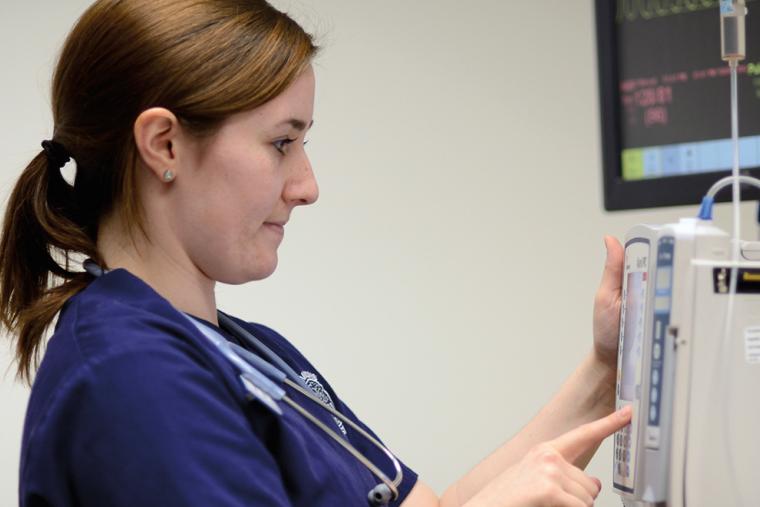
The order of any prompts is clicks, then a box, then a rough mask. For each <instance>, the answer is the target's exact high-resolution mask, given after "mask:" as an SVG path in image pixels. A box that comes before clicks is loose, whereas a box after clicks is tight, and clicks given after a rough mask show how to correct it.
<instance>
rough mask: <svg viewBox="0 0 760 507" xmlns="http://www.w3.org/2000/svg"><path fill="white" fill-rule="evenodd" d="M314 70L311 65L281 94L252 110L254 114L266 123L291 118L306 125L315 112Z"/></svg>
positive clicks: (284, 120) (279, 121) (285, 120)
mask: <svg viewBox="0 0 760 507" xmlns="http://www.w3.org/2000/svg"><path fill="white" fill-rule="evenodd" d="M315 81H316V80H315V76H314V70H313V68H312V67H311V65H309V66H308V67H307V68H306V70H304V71H303V72H302V73H301V74H300V75H299V76H298V77H297V78H296V79H295V81H293V83H291V84H290V86H288V87H287V88H286V89H285V91H283V92H282V93H281V94H280V95H278V96H277V97H275V98H273V99H272V100H270V101H269V102H267V103H266V104H264V105H262V106H260V107H258V108H256V109H254V110H253V111H251V113H252V116H253V117H254V118H255V119H256V120H257V121H260V122H264V123H271V122H276V123H282V122H287V121H289V120H291V119H293V120H297V121H299V122H301V123H303V124H305V125H306V126H308V125H309V124H310V123H311V120H312V116H313V114H314V89H315V85H316V83H315Z"/></svg>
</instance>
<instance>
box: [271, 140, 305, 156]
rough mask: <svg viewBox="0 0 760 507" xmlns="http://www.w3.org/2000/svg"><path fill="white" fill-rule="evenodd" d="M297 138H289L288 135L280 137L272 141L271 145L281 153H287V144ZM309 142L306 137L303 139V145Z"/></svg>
mask: <svg viewBox="0 0 760 507" xmlns="http://www.w3.org/2000/svg"><path fill="white" fill-rule="evenodd" d="M296 141H297V139H290V138H289V137H286V138H285V139H280V140H278V141H275V142H273V143H272V146H274V148H275V149H276V150H277V151H279V152H280V153H281V154H283V155H285V154H286V153H287V148H288V146H289V145H291V144H293V143H294V142H296ZM307 144H309V141H308V139H306V140H304V142H303V145H304V146H306V145H307Z"/></svg>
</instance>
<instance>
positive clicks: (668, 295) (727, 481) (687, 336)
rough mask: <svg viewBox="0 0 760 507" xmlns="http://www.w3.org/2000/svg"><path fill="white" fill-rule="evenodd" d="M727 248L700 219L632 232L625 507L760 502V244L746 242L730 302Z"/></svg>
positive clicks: (621, 436)
mask: <svg viewBox="0 0 760 507" xmlns="http://www.w3.org/2000/svg"><path fill="white" fill-rule="evenodd" d="M731 245H732V244H731V239H730V237H729V235H728V234H727V233H725V232H724V231H722V230H721V229H719V228H717V227H716V226H714V225H713V224H712V222H710V221H706V220H699V219H683V220H681V221H680V222H679V223H677V224H670V225H664V226H645V225H640V226H636V227H634V228H633V229H631V231H630V232H629V233H628V235H627V236H626V241H625V270H624V278H623V293H622V305H621V306H622V309H621V319H620V342H619V352H618V374H617V388H616V394H617V400H616V402H617V408H622V407H624V406H626V405H632V406H633V417H632V420H631V423H630V424H629V425H628V426H627V427H626V428H624V429H623V430H621V431H619V432H618V433H616V434H615V436H614V453H615V454H614V464H613V483H614V489H615V491H616V492H617V493H618V494H619V495H620V496H621V497H622V500H623V504H624V505H625V506H627V507H632V506H637V507H638V506H667V507H698V506H704V507H718V506H732V507H733V506H737V507H738V506H746V507H749V506H760V244H758V243H751V242H745V243H742V258H741V261H740V263H739V266H738V268H737V270H736V272H735V273H736V274H737V275H738V277H737V284H736V285H737V289H736V293H735V295H734V296H729V288H730V285H731V283H730V282H731V276H732V270H731V260H730V259H731V254H732V252H731ZM729 299H732V300H733V305H732V306H733V310H732V314H733V318H731V319H730V320H731V322H730V326H729V327H727V326H726V313H727V309H728V302H729ZM726 329H728V330H729V332H728V333H726Z"/></svg>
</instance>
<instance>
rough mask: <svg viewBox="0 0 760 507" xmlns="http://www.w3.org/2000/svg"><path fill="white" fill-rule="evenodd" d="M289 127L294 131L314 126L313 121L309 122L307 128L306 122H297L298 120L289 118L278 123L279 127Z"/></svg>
mask: <svg viewBox="0 0 760 507" xmlns="http://www.w3.org/2000/svg"><path fill="white" fill-rule="evenodd" d="M286 124H287V125H290V126H291V127H293V128H294V129H296V130H302V131H303V130H306V129H307V128H311V127H312V125H314V120H311V123H309V125H308V127H307V125H306V122H305V121H303V120H299V119H298V118H290V119H289V120H285V121H283V122H280V125H286Z"/></svg>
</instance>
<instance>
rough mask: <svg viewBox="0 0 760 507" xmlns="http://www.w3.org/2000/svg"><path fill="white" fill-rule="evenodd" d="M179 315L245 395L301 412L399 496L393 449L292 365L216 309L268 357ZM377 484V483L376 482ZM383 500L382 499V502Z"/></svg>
mask: <svg viewBox="0 0 760 507" xmlns="http://www.w3.org/2000/svg"><path fill="white" fill-rule="evenodd" d="M83 267H84V269H85V271H87V272H88V273H89V274H91V275H92V276H93V277H95V278H99V277H101V276H103V275H104V274H105V273H107V270H105V269H103V268H101V267H100V266H99V265H98V264H97V263H95V262H94V261H93V260H91V259H87V260H85V261H84V263H83ZM180 314H181V315H183V316H184V317H186V318H187V320H189V321H190V323H192V324H193V326H194V327H195V328H196V329H198V331H199V332H201V334H202V335H203V336H205V337H206V338H207V339H208V340H209V341H210V342H211V343H213V344H214V345H215V346H216V348H217V350H219V352H220V353H221V354H222V355H223V356H224V357H225V358H226V359H227V360H228V361H230V363H232V364H233V365H234V366H236V367H237V368H238V370H240V372H241V373H240V377H239V378H240V380H241V382H242V383H243V386H244V387H245V388H246V391H247V392H248V394H249V396H250V397H252V398H255V399H258V400H259V401H261V402H262V403H264V404H265V405H266V406H267V407H268V408H270V409H271V410H272V411H273V412H275V413H276V414H278V415H282V414H283V412H282V409H281V408H280V407H279V405H278V404H277V401H281V402H284V403H286V404H287V405H288V406H290V407H291V408H292V409H293V410H295V411H296V412H298V413H299V414H301V416H303V417H304V418H305V419H307V420H308V421H310V422H311V423H313V424H314V425H315V426H317V427H318V428H319V429H320V430H322V431H323V432H324V433H325V434H326V435H328V436H329V437H330V438H332V439H333V440H334V441H335V442H337V443H338V444H339V445H340V446H341V447H343V448H344V449H345V450H346V451H347V452H348V453H349V454H351V455H352V456H353V457H354V458H356V459H357V460H358V461H359V462H360V463H361V464H362V465H364V466H365V467H366V468H367V469H368V470H369V471H370V472H372V474H374V475H375V476H376V477H377V478H378V479H380V481H381V482H382V483H383V484H384V485H385V486H386V487H387V488H388V489H389V490H390V493H391V494H392V499H394V500H395V499H397V498H398V496H399V492H398V487H399V485H400V484H401V482H402V480H403V470H402V468H401V463H400V462H399V461H398V459H397V458H396V457H395V456H394V455H393V453H392V452H391V451H390V450H389V449H388V448H387V447H385V446H384V445H383V444H382V443H381V442H380V441H379V440H377V439H376V438H375V437H374V436H372V435H370V434H369V433H368V432H367V431H365V430H364V429H363V428H362V427H360V426H359V425H358V424H356V423H354V422H353V421H352V420H351V419H349V418H348V417H346V416H345V415H343V414H342V413H340V412H338V410H337V409H335V408H333V407H331V406H330V405H328V404H326V403H324V402H323V401H322V400H320V399H319V398H318V397H317V396H316V395H315V394H314V392H313V391H312V390H311V388H309V386H308V385H307V384H306V382H305V381H304V379H303V378H302V377H301V376H300V375H298V374H297V373H296V372H295V370H293V368H291V367H290V365H289V364H287V363H286V362H285V361H284V360H283V359H282V358H281V357H280V356H279V355H277V354H276V353H275V352H274V351H273V350H272V349H270V348H269V347H267V346H266V345H265V344H264V343H262V342H261V340H259V339H258V338H256V337H255V336H254V335H253V334H252V333H250V332H249V331H248V330H246V329H244V328H243V327H242V326H240V325H238V323H237V322H235V321H234V320H232V319H231V318H230V317H229V316H227V315H226V314H224V313H222V312H220V311H217V318H218V320H219V325H220V327H221V328H222V329H226V330H227V331H228V332H230V333H232V334H233V335H235V336H236V337H238V338H242V339H243V340H245V341H246V342H247V343H248V344H249V345H250V346H251V347H252V348H253V349H255V350H256V351H258V352H259V353H260V354H263V355H264V356H266V357H267V359H268V360H269V362H268V361H266V360H264V359H263V358H261V357H259V356H258V355H256V354H254V353H253V352H251V351H249V350H247V349H245V348H243V347H241V346H239V345H237V344H235V343H232V342H229V341H227V340H226V339H224V338H223V337H222V336H221V335H220V334H219V333H218V332H217V331H216V330H214V329H212V328H210V327H209V326H208V325H206V324H203V323H201V322H199V321H197V320H195V319H193V318H192V317H190V316H189V315H187V314H185V313H182V312H180ZM279 384H283V385H287V386H289V387H290V388H292V389H294V390H295V391H296V392H298V393H300V394H301V395H302V396H305V397H306V398H307V399H308V400H310V401H311V402H312V403H315V404H317V405H318V406H320V407H321V408H322V409H324V410H326V411H327V412H329V413H330V414H331V415H332V416H333V417H336V418H338V419H339V420H341V421H342V422H344V423H345V424H347V425H348V426H349V427H350V428H351V429H353V430H354V431H356V432H357V433H358V434H359V435H361V436H362V437H364V438H365V439H367V440H368V441H369V442H370V443H371V444H372V445H374V446H375V447H376V448H378V449H379V450H380V451H382V453H383V454H385V456H387V457H388V459H389V460H390V461H391V462H392V463H393V467H394V469H395V473H396V475H395V477H394V478H393V480H391V479H390V478H389V477H388V476H387V475H386V474H385V473H384V472H383V471H382V470H380V468H378V467H377V466H376V465H375V464H374V463H372V462H371V461H370V460H369V459H368V458H367V457H366V456H364V455H363V454H362V453H360V452H359V450H358V449H356V447H354V446H353V445H351V443H349V442H348V439H347V438H342V437H341V436H340V435H338V434H337V433H336V432H335V431H334V430H333V429H332V428H330V427H329V426H327V425H326V424H325V423H323V422H322V421H320V420H319V419H318V418H317V417H315V416H314V415H313V414H312V413H311V412H309V411H308V410H306V409H305V408H304V407H303V406H301V405H300V404H298V403H297V402H296V401H294V400H293V399H292V398H291V397H290V396H288V395H287V392H286V391H285V389H284V388H283V387H280V385H279ZM378 487H379V486H378ZM376 490H377V487H376V488H374V489H373V490H372V491H371V492H370V499H371V498H372V496H373V494H374V492H375V491H376ZM384 503H385V501H383V504H384Z"/></svg>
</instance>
